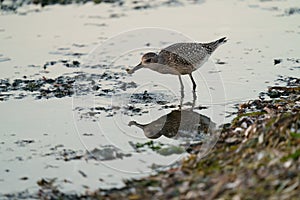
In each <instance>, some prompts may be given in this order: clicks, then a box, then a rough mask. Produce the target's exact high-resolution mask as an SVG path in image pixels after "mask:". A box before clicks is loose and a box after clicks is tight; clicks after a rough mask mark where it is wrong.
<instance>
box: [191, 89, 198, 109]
mask: <svg viewBox="0 0 300 200" xmlns="http://www.w3.org/2000/svg"><path fill="white" fill-rule="evenodd" d="M196 99H197V94H196V92H195V90H193V103H192V108H191V109H192V110H193V109H194V107H195V103H196Z"/></svg>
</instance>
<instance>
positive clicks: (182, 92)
mask: <svg viewBox="0 0 300 200" xmlns="http://www.w3.org/2000/svg"><path fill="white" fill-rule="evenodd" d="M178 78H179V82H180V92H181V99H180V107H182V102H183V97H184V86H183V83H182V79H181V76H180V75H178Z"/></svg>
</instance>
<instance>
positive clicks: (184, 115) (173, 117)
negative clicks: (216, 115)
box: [128, 95, 216, 139]
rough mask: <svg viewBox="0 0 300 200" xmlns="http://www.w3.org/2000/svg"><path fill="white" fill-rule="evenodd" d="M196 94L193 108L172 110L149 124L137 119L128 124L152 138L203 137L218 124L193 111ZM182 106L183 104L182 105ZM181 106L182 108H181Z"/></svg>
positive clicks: (210, 132) (209, 133)
mask: <svg viewBox="0 0 300 200" xmlns="http://www.w3.org/2000/svg"><path fill="white" fill-rule="evenodd" d="M195 99H196V96H195V95H194V99H193V106H192V109H189V110H181V109H177V110H172V111H171V112H170V113H169V114H167V115H164V116H162V117H160V118H158V119H157V120H154V121H152V122H150V123H148V124H140V123H138V122H136V121H130V122H129V124H128V126H132V125H134V126H136V127H138V128H140V129H142V130H143V132H144V135H145V136H146V137H147V138H150V139H157V138H159V137H161V136H165V137H167V138H174V139H177V138H190V139H192V138H195V137H197V138H199V137H200V138H201V137H202V136H205V135H211V134H212V133H213V131H214V130H215V126H216V124H215V123H214V122H212V121H211V119H210V118H209V117H207V116H205V115H202V114H199V113H197V112H195V111H193V107H194V104H195ZM181 107H182V106H181ZM181 107H180V108H181Z"/></svg>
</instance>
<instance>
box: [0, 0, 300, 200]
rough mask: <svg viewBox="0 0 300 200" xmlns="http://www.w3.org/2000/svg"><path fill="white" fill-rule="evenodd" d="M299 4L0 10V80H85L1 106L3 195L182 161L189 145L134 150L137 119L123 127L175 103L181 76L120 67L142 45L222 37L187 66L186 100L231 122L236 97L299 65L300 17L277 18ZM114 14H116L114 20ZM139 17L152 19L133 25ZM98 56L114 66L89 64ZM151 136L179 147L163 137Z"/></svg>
mask: <svg viewBox="0 0 300 200" xmlns="http://www.w3.org/2000/svg"><path fill="white" fill-rule="evenodd" d="M297 6H298V7H300V5H299V3H298V1H280V2H277V1H270V2H260V1H254V2H251V3H250V2H248V1H234V0H232V1H226V3H225V2H220V1H209V2H204V3H202V4H197V5H186V6H179V7H167V6H166V7H159V8H153V9H147V10H133V9H129V8H126V7H123V8H122V7H113V6H111V5H108V4H100V5H96V6H95V5H92V4H86V5H83V6H74V5H69V6H49V7H46V8H45V9H39V11H38V12H25V13H27V14H25V15H24V14H22V15H20V14H4V13H2V15H1V16H0V39H1V46H0V74H1V78H2V79H4V78H9V79H10V80H13V79H17V78H22V77H23V76H27V78H28V79H29V78H31V79H39V78H42V77H43V76H44V77H46V78H56V77H58V76H61V75H63V76H66V75H70V76H75V75H76V73H75V72H83V73H85V74H87V75H91V77H90V78H86V79H81V80H78V84H80V83H82V84H83V86H84V89H88V90H86V91H85V90H83V88H80V87H79V85H76V84H75V85H74V89H75V94H74V95H73V96H72V97H64V98H50V99H41V100H36V99H35V96H33V97H32V95H31V93H30V92H29V94H28V93H26V92H24V91H19V92H21V93H24V95H25V98H22V99H14V96H13V95H12V96H11V97H9V98H8V100H6V101H2V102H1V103H0V110H1V115H0V121H1V126H0V133H1V134H0V137H1V143H0V163H1V164H0V193H2V194H4V193H12V192H18V191H23V190H26V189H28V190H29V191H36V189H37V188H38V187H37V184H36V182H37V181H38V180H40V179H41V178H57V181H56V182H57V184H58V185H60V189H62V190H63V191H68V192H72V191H73V192H74V191H76V192H82V191H85V190H86V189H87V188H89V189H96V188H99V187H102V188H111V187H120V186H122V185H123V183H122V180H123V179H127V178H137V177H141V176H145V175H147V174H151V173H154V172H155V170H153V169H152V168H154V169H159V167H157V165H165V166H168V165H169V164H172V163H174V161H178V160H180V159H181V158H183V157H184V156H185V155H186V153H180V154H172V155H170V156H163V155H160V154H158V153H157V152H155V151H152V150H151V149H148V148H146V149H144V150H143V151H141V152H137V151H136V149H134V148H133V146H132V145H131V144H132V143H145V142H147V141H149V139H148V138H147V137H145V136H144V134H143V131H142V130H141V129H139V128H138V127H133V126H132V127H129V126H128V123H129V122H130V121H133V120H135V121H137V122H139V123H144V124H146V123H150V122H152V121H155V120H157V119H159V118H160V117H161V116H164V115H167V114H168V113H170V112H171V110H174V109H178V105H179V104H180V102H181V94H180V89H179V88H180V87H179V81H178V78H177V77H176V76H171V75H161V74H158V73H156V72H153V71H150V70H147V69H143V70H140V71H138V72H136V73H135V74H133V75H127V74H126V72H125V69H126V68H128V67H133V66H134V65H136V64H138V62H139V60H140V54H141V53H145V52H146V51H148V50H157V49H160V48H163V47H165V46H167V45H168V44H170V43H174V42H179V41H180V42H182V41H188V40H190V41H211V40H215V39H217V38H220V37H222V36H227V37H228V38H229V41H228V42H227V44H224V45H223V46H221V47H219V49H218V50H217V51H216V52H215V53H214V54H213V55H212V57H211V59H210V60H209V61H208V62H207V63H206V64H205V65H204V66H203V67H202V68H201V69H199V70H198V71H196V72H195V73H194V78H195V80H197V86H198V87H197V93H196V96H197V98H196V99H194V100H195V107H199V106H205V107H208V108H207V109H195V112H197V113H198V114H202V115H205V116H207V117H209V118H210V119H211V120H212V121H213V122H215V123H216V124H218V125H219V124H222V123H224V122H229V121H230V119H231V118H232V117H226V116H227V115H230V113H231V112H233V111H235V110H234V105H235V104H236V103H240V102H244V101H248V100H250V99H253V98H255V97H257V96H258V93H259V92H261V91H265V90H266V88H267V86H270V85H272V84H273V83H274V81H275V80H276V79H277V78H278V76H290V75H293V76H297V75H298V74H299V63H297V62H296V61H295V60H294V61H292V60H288V59H292V58H295V59H299V57H297V56H299V55H298V52H299V51H300V47H299V45H297V44H299V42H300V26H299V23H298V22H299V18H300V15H299V14H294V15H290V16H287V15H285V9H288V8H290V7H297ZM32 8H33V7H29V8H27V9H29V10H32ZM23 9H24V8H23ZM22 12H23V11H22ZM114 13H117V14H119V15H123V14H124V16H121V17H118V18H115V17H111V18H110V17H109V16H110V15H111V14H114ZM145 26H147V27H158V28H148V29H141V28H143V27H145ZM137 28H140V29H137ZM132 29H137V30H133V31H132ZM130 30H131V31H130ZM174 30H175V31H174ZM124 31H125V32H124ZM126 31H127V32H126ZM128 31H130V32H128ZM169 33H172V34H170V35H168V34H169ZM180 33H182V34H180ZM155 34H157V35H155ZM107 38H110V39H108V40H105V39H107ZM105 41H106V42H105ZM122 42H123V43H122ZM104 47H105V48H104ZM106 55H107V56H110V57H105V56H106ZM275 58H276V59H277V58H278V59H282V63H280V64H278V65H276V66H274V64H273V62H274V59H275ZM58 60H68V61H73V60H78V61H80V63H81V64H82V67H81V68H68V67H65V66H64V65H63V64H62V63H58V64H55V65H53V66H49V67H47V69H46V70H44V69H43V66H44V64H45V63H46V62H49V61H58ZM112 60H113V62H111V61H112ZM222 62H223V63H222ZM99 63H101V64H103V63H104V64H106V65H109V66H110V67H109V69H107V66H104V65H99V67H97V68H93V67H92V66H93V65H95V64H99ZM217 63H222V64H217ZM104 72H108V73H110V74H114V73H116V74H117V75H115V76H113V77H112V78H110V79H105V78H104V80H101V81H100V82H99V83H100V84H101V87H102V88H101V91H102V93H101V92H99V91H98V90H97V91H93V90H92V89H91V87H92V84H91V82H92V81H93V80H94V81H96V82H97V81H99V77H97V76H92V75H95V74H96V75H97V74H103V73H104ZM116 76H118V78H116ZM131 82H134V83H135V84H134V85H130V83H131ZM183 82H184V85H185V96H184V98H183V109H190V108H191V104H192V103H193V93H192V92H191V82H190V80H189V78H188V77H183ZM123 83H126V85H125V86H124V88H125V90H124V89H122V87H121V84H123ZM106 90H107V91H108V92H107V93H105V94H104V95H102V94H103V91H106ZM110 90H113V91H115V92H109V91H110ZM145 91H147V92H148V94H149V95H153V96H152V97H151V101H149V102H145V101H143V100H142V101H138V100H139V98H138V97H139V95H142V96H143V94H144V92H145ZM4 93H5V92H2V94H4ZM158 101H159V102H158ZM128 105H129V106H130V105H131V106H133V107H132V108H131V109H130V108H129V107H128ZM166 105H167V106H166ZM97 107H99V110H97V109H96V108H97ZM91 108H93V110H91ZM134 108H138V109H136V110H134ZM156 142H157V143H158V142H160V143H162V144H165V145H169V146H170V145H177V146H178V145H180V141H177V140H174V139H172V138H171V139H169V138H165V137H160V138H159V139H158V140H156ZM107 145H110V146H107ZM208 146H209V145H208ZM212 146H213V144H212ZM95 148H98V149H106V150H107V151H106V153H108V154H109V152H111V153H110V154H109V155H104V157H102V158H107V159H103V160H97V159H96V160H95V159H90V158H89V157H88V154H86V150H88V151H90V152H91V151H92V150H93V149H95ZM64 149H65V150H64ZM207 150H209V148H208V147H207ZM70 151H74V152H75V153H74V155H75V156H76V155H77V156H79V157H80V159H74V158H73V157H72V155H73V154H72V153H70ZM66 152H67V153H66ZM118 152H121V153H122V154H123V156H120V154H119V153H118ZM98 153H99V154H101V152H99V151H98ZM101 155H102V154H101ZM66 156H67V158H68V159H67V161H66ZM68 156H69V157H68ZM70 156H71V157H70ZM110 157H112V159H108V158H110ZM69 158H70V159H69ZM153 164H154V165H153ZM79 171H80V172H79ZM82 172H83V173H82Z"/></svg>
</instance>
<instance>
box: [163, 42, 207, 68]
mask: <svg viewBox="0 0 300 200" xmlns="http://www.w3.org/2000/svg"><path fill="white" fill-rule="evenodd" d="M159 54H160V55H162V56H165V55H167V54H169V55H172V57H179V58H178V59H180V60H185V62H187V63H189V64H192V65H199V64H203V62H205V61H206V59H207V58H208V56H209V55H210V53H209V52H208V51H207V50H206V48H204V47H203V46H202V45H201V44H200V43H176V44H173V45H170V46H168V47H166V48H164V49H163V50H162V51H161V52H160V53H159ZM183 62H184V61H183Z"/></svg>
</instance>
